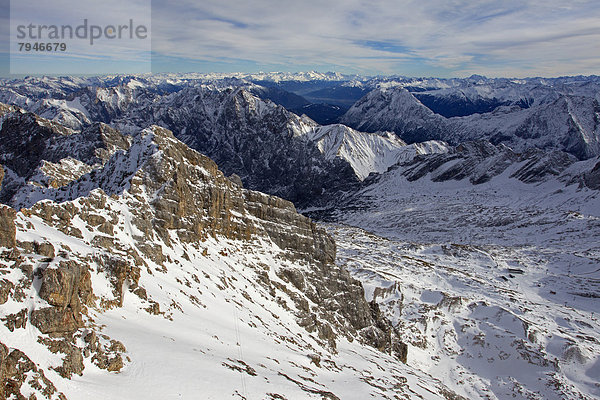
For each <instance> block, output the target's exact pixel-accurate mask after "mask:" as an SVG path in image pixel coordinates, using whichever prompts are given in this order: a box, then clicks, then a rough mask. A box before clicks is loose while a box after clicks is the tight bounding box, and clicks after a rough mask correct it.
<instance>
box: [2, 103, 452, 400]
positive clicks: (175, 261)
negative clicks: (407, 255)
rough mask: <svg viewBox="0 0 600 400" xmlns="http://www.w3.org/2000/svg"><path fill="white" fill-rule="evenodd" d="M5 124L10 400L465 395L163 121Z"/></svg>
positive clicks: (282, 221) (271, 200)
mask: <svg viewBox="0 0 600 400" xmlns="http://www.w3.org/2000/svg"><path fill="white" fill-rule="evenodd" d="M4 112H8V113H9V114H11V113H12V114H16V115H12V119H11V117H6V115H5V116H4V123H3V125H2V143H3V147H2V149H1V150H0V153H1V154H2V158H1V159H2V164H3V165H4V167H2V168H1V169H0V171H1V173H0V185H2V191H3V194H5V193H6V192H5V188H6V186H5V185H7V186H8V187H10V188H11V190H10V193H11V194H12V196H10V197H9V198H5V199H6V202H7V203H9V204H11V206H12V208H9V207H7V206H4V205H2V206H1V207H0V219H1V220H2V229H1V230H0V254H1V259H0V270H1V273H2V279H1V280H0V288H1V290H0V302H1V303H2V308H1V309H0V314H1V316H0V319H1V320H2V322H3V323H2V324H0V342H1V344H0V360H1V364H2V368H1V369H0V371H1V376H0V378H1V379H2V382H3V386H2V394H3V396H5V397H7V398H10V397H11V396H16V397H17V398H19V396H24V397H26V398H30V396H31V395H35V396H36V398H52V399H57V398H61V399H64V398H65V397H66V398H82V397H85V398H88V399H94V398H107V397H110V398H112V397H121V398H144V399H149V398H170V397H182V398H194V397H197V396H202V397H207V398H210V397H216V398H222V397H223V396H226V397H227V396H243V397H245V398H272V399H277V398H329V399H342V398H343V399H347V398H364V397H373V396H374V397H378V398H390V399H391V398H394V396H399V395H406V396H413V395H414V396H417V395H418V396H423V397H426V398H445V397H447V396H448V395H452V391H451V389H449V388H447V387H446V386H445V385H444V384H442V383H441V382H440V381H439V380H438V379H436V378H434V377H431V376H429V375H424V374H422V373H421V372H420V371H418V370H415V369H413V368H411V367H409V366H407V365H405V364H404V363H403V362H402V361H405V359H406V346H405V345H404V344H403V342H402V341H401V337H400V333H399V332H396V331H395V329H394V328H393V327H392V326H391V325H390V323H389V322H388V321H387V320H386V319H385V318H384V317H383V316H382V315H381V314H380V313H379V311H378V308H377V306H376V305H374V304H369V303H368V302H367V301H366V300H365V297H364V291H363V288H362V286H361V285H360V283H359V282H358V281H356V280H354V279H352V278H351V277H350V276H349V275H348V272H347V271H346V270H345V269H343V268H341V267H339V266H337V265H336V264H334V260H335V244H334V242H333V240H332V238H331V237H330V236H329V235H328V234H327V233H326V232H325V231H324V230H323V229H322V228H320V227H318V226H316V225H315V224H314V223H313V222H311V221H310V220H309V219H308V218H306V217H304V216H302V215H300V214H297V213H296V211H295V208H294V206H293V204H292V203H290V202H288V201H285V200H282V199H280V198H276V197H272V196H269V195H266V194H262V193H260V192H255V191H250V190H246V189H243V188H242V187H241V186H240V185H239V183H236V182H235V180H229V179H228V178H226V177H225V176H224V175H223V173H222V172H220V171H219V170H218V168H217V166H216V164H215V163H214V162H213V161H211V160H210V159H209V158H207V157H206V156H203V155H201V154H199V153H197V152H196V151H194V150H192V149H190V148H188V147H187V146H186V145H185V144H183V143H182V142H180V141H179V140H177V139H176V138H175V137H174V136H173V135H172V134H171V132H169V131H167V130H165V129H164V128H160V127H158V126H152V127H149V128H147V129H144V130H142V131H139V132H135V133H132V135H130V136H124V135H122V134H121V133H119V132H118V131H116V130H114V129H112V128H110V127H108V126H106V125H102V124H97V125H94V126H92V127H89V128H87V129H85V130H84V131H82V132H80V133H78V132H73V131H71V130H69V129H67V128H62V129H61V127H60V126H59V125H57V124H56V123H53V122H50V121H47V120H44V119H42V118H39V117H36V116H32V115H31V114H28V113H26V112H23V111H22V110H18V109H15V108H14V107H5V108H4ZM20 124H22V125H24V126H25V128H22V129H20ZM9 137H10V138H11V139H12V141H8V138H9ZM17 153H18V154H20V157H19V158H16V157H14V155H15V154H17ZM75 167H77V168H75ZM74 171H78V172H77V173H74ZM17 210H19V211H17ZM348 382H353V384H352V385H348Z"/></svg>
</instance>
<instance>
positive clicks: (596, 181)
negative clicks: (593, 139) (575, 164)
mask: <svg viewBox="0 0 600 400" xmlns="http://www.w3.org/2000/svg"><path fill="white" fill-rule="evenodd" d="M584 181H585V184H586V186H587V187H589V188H590V189H596V190H600V161H599V162H597V163H596V165H595V166H594V168H592V170H591V171H590V172H588V173H587V174H585V175H584Z"/></svg>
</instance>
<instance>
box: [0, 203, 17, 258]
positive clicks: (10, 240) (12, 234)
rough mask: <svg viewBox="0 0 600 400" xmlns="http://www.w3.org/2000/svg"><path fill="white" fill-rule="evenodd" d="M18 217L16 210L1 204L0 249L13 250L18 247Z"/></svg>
mask: <svg viewBox="0 0 600 400" xmlns="http://www.w3.org/2000/svg"><path fill="white" fill-rule="evenodd" d="M16 217H17V213H16V212H15V210H13V209H12V208H10V207H7V206H5V205H4V204H0V247H8V248H13V247H15V246H16V234H17V228H16V226H15V218H16Z"/></svg>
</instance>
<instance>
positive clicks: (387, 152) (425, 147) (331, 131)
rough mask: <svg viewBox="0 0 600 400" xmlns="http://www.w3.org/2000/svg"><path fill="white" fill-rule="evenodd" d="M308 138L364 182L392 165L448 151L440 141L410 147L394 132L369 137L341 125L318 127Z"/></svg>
mask: <svg viewBox="0 0 600 400" xmlns="http://www.w3.org/2000/svg"><path fill="white" fill-rule="evenodd" d="M305 136H306V137H307V139H308V140H310V141H312V142H315V143H316V144H317V147H318V148H319V150H320V151H321V153H323V155H324V156H325V158H327V159H330V160H331V159H335V158H339V159H342V160H345V161H347V162H348V163H349V164H350V166H351V167H352V169H353V170H354V173H355V174H356V176H357V177H358V178H359V179H360V180H361V181H362V180H364V179H365V178H366V177H368V176H369V174H371V173H376V174H380V173H383V172H385V171H387V170H388V168H389V167H391V166H392V165H395V164H398V163H401V162H406V161H410V160H412V159H413V158H414V157H415V156H417V155H418V154H432V153H444V152H446V151H447V150H448V147H447V145H446V144H445V143H444V142H440V141H429V142H424V143H417V144H412V145H407V144H406V143H405V142H404V141H402V140H400V139H398V138H397V136H396V135H394V134H393V133H391V132H377V133H365V132H359V131H356V130H354V129H352V128H348V127H347V126H345V125H339V124H337V125H326V126H319V127H316V128H314V129H312V130H310V131H308V132H307V133H306V134H305Z"/></svg>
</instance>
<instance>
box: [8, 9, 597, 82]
mask: <svg viewBox="0 0 600 400" xmlns="http://www.w3.org/2000/svg"><path fill="white" fill-rule="evenodd" d="M13 1H17V0H13ZM19 1H20V2H25V3H28V2H29V3H32V4H34V3H36V1H31V0H19ZM40 1H41V0H38V1H37V2H38V3H39V2H40ZM69 1H70V2H71V3H73V7H78V9H79V10H83V12H85V13H87V14H89V15H94V14H95V13H97V12H98V10H96V9H95V7H98V4H101V3H99V2H96V1H91V0H90V1H88V2H87V3H86V2H85V1H81V0H77V1H76V0H61V1H60V2H61V3H62V4H63V7H66V8H68V3H69ZM131 1H132V0H130V2H131ZM130 2H128V4H130ZM134 2H136V3H139V4H142V5H143V4H144V2H146V3H145V4H149V0H135V1H134ZM7 3H8V2H7V0H0V4H2V5H3V8H7ZM45 3H46V4H47V3H48V2H45ZM53 3H54V2H53ZM121 3H123V2H121ZM85 4H88V5H87V6H86V5H85ZM103 6H104V5H103ZM86 7H87V9H86ZM31 10H32V11H31V12H32V13H34V14H35V12H36V11H35V10H36V7H31ZM151 12H152V23H151V27H152V32H151V33H152V71H153V72H257V71H289V72H293V71H306V70H317V71H337V72H342V73H358V74H366V75H375V74H400V75H407V76H439V77H453V76H469V75H471V74H475V73H476V74H482V75H487V76H492V77H493V76H510V77H526V76H560V75H578V74H583V75H590V74H600V23H599V21H600V1H598V0H593V1H588V0H571V1H564V0H563V1H556V0H545V1H539V0H520V1H511V0H505V1H502V0H496V1H487V0H482V1H464V0H425V1H424V0H419V1H404V0H374V1H363V0H330V1H327V2H323V1H314V0H303V1H297V0H294V1H288V0H280V1H271V0H269V1H266V0H253V1H247V0H244V1H242V0H201V1H198V0H194V1H192V0H170V1H166V0H153V1H152V6H151ZM87 14H86V15H87ZM113 14H115V15H119V10H118V9H116V10H114V12H113ZM120 15H121V16H122V15H125V13H121V14H120ZM33 16H34V15H32V17H33ZM2 17H3V19H6V17H7V15H6V13H4V14H3V15H2ZM3 22H5V21H3ZM7 25H8V24H7V23H3V24H2V27H0V34H2V35H3V37H5V38H6V37H7V36H9V35H10V32H9V30H8V28H7ZM4 42H7V39H5V40H4ZM3 46H4V47H3V48H2V49H0V51H2V53H3V55H4V58H5V59H6V51H7V46H6V43H3ZM134 53H135V52H131V54H130V53H127V52H114V51H113V52H111V51H110V49H109V48H107V49H106V53H103V52H102V51H100V50H98V53H97V54H98V59H95V60H87V61H86V62H81V58H80V60H79V66H78V67H77V68H78V73H89V72H90V71H91V72H93V71H92V70H93V69H94V68H92V66H91V65H92V64H94V63H96V64H97V65H101V66H102V67H103V68H105V69H110V70H107V71H106V72H107V73H109V72H111V73H118V72H123V73H129V72H136V66H138V67H139V65H140V61H139V54H137V55H135V54H134ZM5 61H6V60H5ZM61 63H63V64H61ZM67 63H68V60H66V59H61V60H59V59H55V60H54V61H53V64H52V63H51V62H49V63H48V64H47V65H48V68H49V69H50V66H51V65H52V66H53V68H52V70H53V71H55V70H56V71H59V70H60V68H61V65H64V66H65V67H66V65H67ZM4 64H5V65H6V62H5V63H4ZM0 72H2V73H3V74H4V75H5V74H6V69H4V70H3V71H0ZM69 72H70V73H72V71H69ZM140 72H144V71H140Z"/></svg>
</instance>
